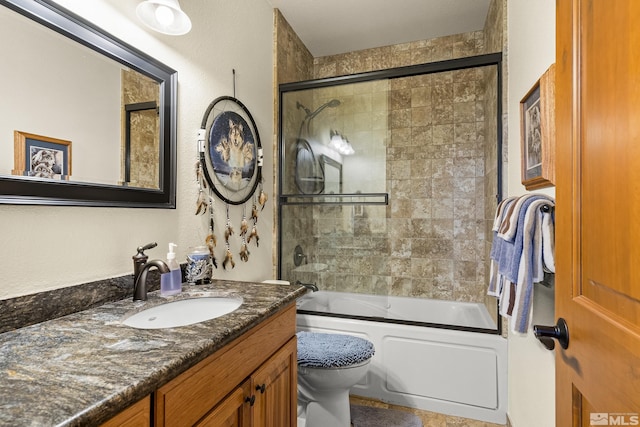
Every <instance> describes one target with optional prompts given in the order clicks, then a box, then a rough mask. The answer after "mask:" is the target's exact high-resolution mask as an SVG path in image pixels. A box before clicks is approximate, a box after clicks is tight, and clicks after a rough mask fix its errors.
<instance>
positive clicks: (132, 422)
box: [100, 396, 151, 427]
mask: <svg viewBox="0 0 640 427" xmlns="http://www.w3.org/2000/svg"><path fill="white" fill-rule="evenodd" d="M150 425H151V396H147V397H145V398H144V399H142V400H140V401H138V402H137V403H134V404H133V405H131V406H129V407H128V408H127V409H125V410H124V411H122V412H120V413H119V414H118V415H116V416H115V417H113V418H111V419H110V420H109V421H107V422H105V423H103V424H101V425H100V427H148V426H150Z"/></svg>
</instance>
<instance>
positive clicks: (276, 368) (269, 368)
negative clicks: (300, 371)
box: [252, 337, 298, 427]
mask: <svg viewBox="0 0 640 427" xmlns="http://www.w3.org/2000/svg"><path fill="white" fill-rule="evenodd" d="M297 367H298V361H297V341H296V338H295V337H293V338H292V339H291V340H290V341H289V342H288V343H287V344H285V345H284V346H283V347H282V348H280V350H278V352H277V353H275V354H274V355H273V356H271V358H270V359H269V360H267V361H266V362H265V363H264V365H262V366H261V367H260V368H259V369H258V370H257V371H256V372H255V373H254V374H253V375H252V380H253V382H252V385H253V390H252V391H253V393H255V396H256V399H255V404H254V406H253V427H295V426H296V424H297V388H298V387H297V376H296V375H297Z"/></svg>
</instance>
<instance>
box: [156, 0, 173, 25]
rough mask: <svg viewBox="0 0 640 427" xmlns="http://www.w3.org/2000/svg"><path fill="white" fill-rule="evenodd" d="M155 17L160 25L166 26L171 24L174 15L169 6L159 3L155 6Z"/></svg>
mask: <svg viewBox="0 0 640 427" xmlns="http://www.w3.org/2000/svg"><path fill="white" fill-rule="evenodd" d="M156 19H157V20H158V22H159V23H160V24H161V25H164V26H165V27H168V26H169V25H171V24H173V21H174V20H175V16H174V15H173V10H171V8H170V7H167V6H165V5H162V4H161V5H159V6H158V7H157V8H156Z"/></svg>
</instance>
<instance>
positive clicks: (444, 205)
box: [277, 2, 502, 311]
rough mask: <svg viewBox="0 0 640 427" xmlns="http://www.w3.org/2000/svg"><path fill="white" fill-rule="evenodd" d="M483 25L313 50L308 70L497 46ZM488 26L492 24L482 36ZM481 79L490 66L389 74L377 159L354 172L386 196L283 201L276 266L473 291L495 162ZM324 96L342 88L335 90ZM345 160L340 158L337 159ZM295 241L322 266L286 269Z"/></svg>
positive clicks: (395, 287) (381, 290)
mask: <svg viewBox="0 0 640 427" xmlns="http://www.w3.org/2000/svg"><path fill="white" fill-rule="evenodd" d="M496 3H500V2H496ZM493 10H494V11H495V10H498V13H494V12H490V15H489V19H492V20H496V21H495V22H494V23H489V22H488V23H487V27H488V28H492V27H493V26H494V25H497V26H501V24H502V14H501V8H495V7H493ZM285 22H286V21H285ZM284 27H285V26H282V28H284ZM500 31H501V30H500ZM500 31H498V33H500ZM485 33H487V32H486V31H485V32H474V33H467V34H459V35H454V36H448V37H443V38H439V39H434V40H426V41H418V42H412V43H406V44H402V45H395V46H389V47H383V48H377V49H369V50H365V51H359V52H351V53H347V54H344V55H335V56H331V57H323V58H315V59H314V77H315V78H323V77H332V76H336V75H344V74H353V73H359V72H366V71H373V70H378V69H385V68H392V67H398V66H404V65H413V64H418V63H425V62H433V61H439V60H445V59H453V58H459V57H465V56H473V55H478V54H482V53H486V52H487V51H499V50H500V49H499V48H498V49H496V48H495V46H491V48H490V50H487V49H486V48H485ZM495 33H496V31H495V30H491V34H492V36H491V38H490V41H491V43H492V45H493V44H496V43H495V40H496V36H495ZM280 39H281V37H280V36H279V37H278V40H280ZM498 44H499V43H498ZM289 46H290V45H289ZM298 47H299V46H298ZM277 51H278V55H279V56H280V55H284V56H288V57H291V56H296V57H298V58H300V55H298V54H296V53H292V52H291V51H288V52H282V51H281V50H280V49H279V48H278V49H277ZM281 62H284V61H281V60H280V59H279V60H278V64H280V63H281ZM277 75H278V79H279V81H295V80H286V77H284V76H282V75H281V74H280V72H279V71H278V73H277ZM487 82H495V71H490V70H489V68H486V69H475V70H463V71H455V72H447V73H439V74H434V75H425V76H417V77H410V78H403V79H395V80H391V81H390V82H389V86H390V87H389V89H390V91H389V92H388V94H387V100H386V101H387V104H388V108H389V111H388V114H387V115H386V118H385V120H384V121H385V126H386V127H387V128H386V130H385V137H384V138H382V139H383V141H382V142H383V151H384V154H383V156H384V161H385V164H386V166H385V167H384V168H380V170H379V171H375V170H369V171H366V172H365V173H364V176H367V174H368V175H369V176H372V175H374V174H376V175H378V174H379V175H382V176H384V179H385V184H386V191H387V192H388V193H389V196H390V203H389V205H388V206H364V207H360V206H350V205H345V206H313V207H309V206H307V207H301V206H286V207H285V208H284V209H283V218H284V221H283V229H282V233H281V238H282V239H283V254H282V257H283V271H282V278H284V279H288V280H292V281H295V280H302V281H305V282H315V283H317V284H318V285H319V286H320V287H321V288H324V289H336V290H341V291H352V292H365V293H376V294H387V293H388V294H394V295H407V296H419V297H427V298H439V299H453V300H460V301H484V299H485V292H486V264H487V259H488V258H487V241H489V240H490V236H488V235H487V224H488V222H489V218H490V216H491V215H493V211H494V209H495V189H496V187H495V177H496V173H497V171H496V167H495V164H496V154H494V153H495V151H496V148H497V147H496V145H495V141H496V135H495V120H496V117H495V107H496V105H497V102H496V100H495V96H496V93H497V88H496V87H495V84H493V86H491V85H487ZM335 97H336V98H338V99H341V100H343V99H345V97H346V95H344V94H340V93H336V94H335ZM314 98H315V97H314ZM326 99H327V95H326V94H324V95H322V96H319V97H318V98H317V99H314V100H313V101H307V102H310V104H311V105H312V106H317V105H321V103H322V102H323V100H324V101H326ZM348 106H349V103H348V102H346V103H344V104H343V105H341V107H340V108H341V109H343V111H341V113H346V114H349V111H348V110H346V109H347V107H348ZM310 108H311V107H310ZM290 111H291V110H290ZM487 112H491V114H487ZM322 114H324V112H323V113H322ZM321 117H322V116H321V115H319V116H318V118H317V119H316V120H317V121H318V123H320V122H321V121H322V120H323V119H322V118H321ZM283 119H284V120H291V117H284V118H283ZM326 119H328V117H327V118H326ZM296 120H298V121H297V123H299V120H301V119H300V118H296V119H293V120H291V122H292V124H295V123H296ZM376 123H377V124H379V123H380V120H378V121H376ZM343 126H344V127H343V129H341V130H342V131H343V132H344V133H345V134H347V135H348V136H349V137H350V138H349V139H350V141H351V142H352V143H353V145H354V148H355V149H356V152H357V153H361V152H362V150H363V149H364V148H365V147H362V146H361V147H358V145H359V142H358V139H357V138H356V139H354V138H353V137H352V136H351V134H349V129H348V126H347V125H345V124H343ZM359 148H360V150H359ZM357 155H358V154H356V156H357ZM348 167H349V159H346V160H345V170H346V169H347V168H348ZM345 186H348V182H347V180H345ZM347 191H348V188H345V189H344V192H347ZM488 193H490V194H488ZM296 244H301V246H303V248H304V249H305V252H306V253H307V255H308V261H309V262H318V263H324V264H327V265H328V266H329V268H328V270H326V271H323V272H320V273H309V272H304V273H300V272H294V271H292V267H293V266H292V265H291V264H292V256H291V254H292V253H293V247H294V246H295V245H296ZM493 304H495V302H494V303H493ZM490 311H494V310H491V309H490Z"/></svg>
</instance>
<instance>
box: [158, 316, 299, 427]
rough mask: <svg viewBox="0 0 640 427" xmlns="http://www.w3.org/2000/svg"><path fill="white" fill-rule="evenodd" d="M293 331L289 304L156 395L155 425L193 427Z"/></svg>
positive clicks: (284, 341)
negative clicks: (190, 426) (184, 426)
mask: <svg viewBox="0 0 640 427" xmlns="http://www.w3.org/2000/svg"><path fill="white" fill-rule="evenodd" d="M295 328H296V308H295V304H291V305H290V306H289V307H287V308H285V309H283V310H282V311H281V312H279V313H277V314H275V315H274V316H273V317H271V318H269V319H267V320H265V321H264V322H262V323H261V324H260V325H258V326H256V327H255V328H253V329H251V330H249V331H248V332H246V333H245V334H244V335H242V336H240V337H238V338H237V339H236V340H234V341H233V342H231V343H230V344H228V345H227V346H225V347H224V348H222V349H220V350H218V351H217V352H215V353H214V354H212V355H211V356H209V357H208V358H206V359H205V360H203V361H202V362H200V363H198V364H197V365H195V366H194V367H192V368H190V369H189V370H187V371H186V372H184V373H183V374H181V375H179V376H178V377H176V378H175V379H173V380H172V381H170V382H169V383H167V384H165V385H164V386H162V387H161V388H160V389H158V391H157V392H156V394H155V422H156V425H158V426H177V425H194V424H195V423H196V422H197V421H198V420H200V419H201V418H202V417H203V416H205V415H206V414H207V413H208V412H209V411H210V410H211V409H212V408H213V407H214V406H216V404H217V403H218V402H220V401H221V400H222V398H224V397H225V396H226V395H227V394H229V393H230V392H231V391H232V390H233V389H235V388H236V387H238V385H239V384H241V383H242V382H243V381H244V380H245V379H246V378H247V377H249V376H250V375H251V373H252V372H253V371H255V370H256V369H257V368H258V367H259V366H260V365H262V364H263V363H264V362H265V361H266V360H267V359H268V358H269V357H270V356H271V355H272V354H274V353H275V352H276V351H277V350H278V349H279V348H280V347H282V346H283V345H284V344H285V343H286V342H287V341H289V339H291V337H293V336H294V335H295Z"/></svg>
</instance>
